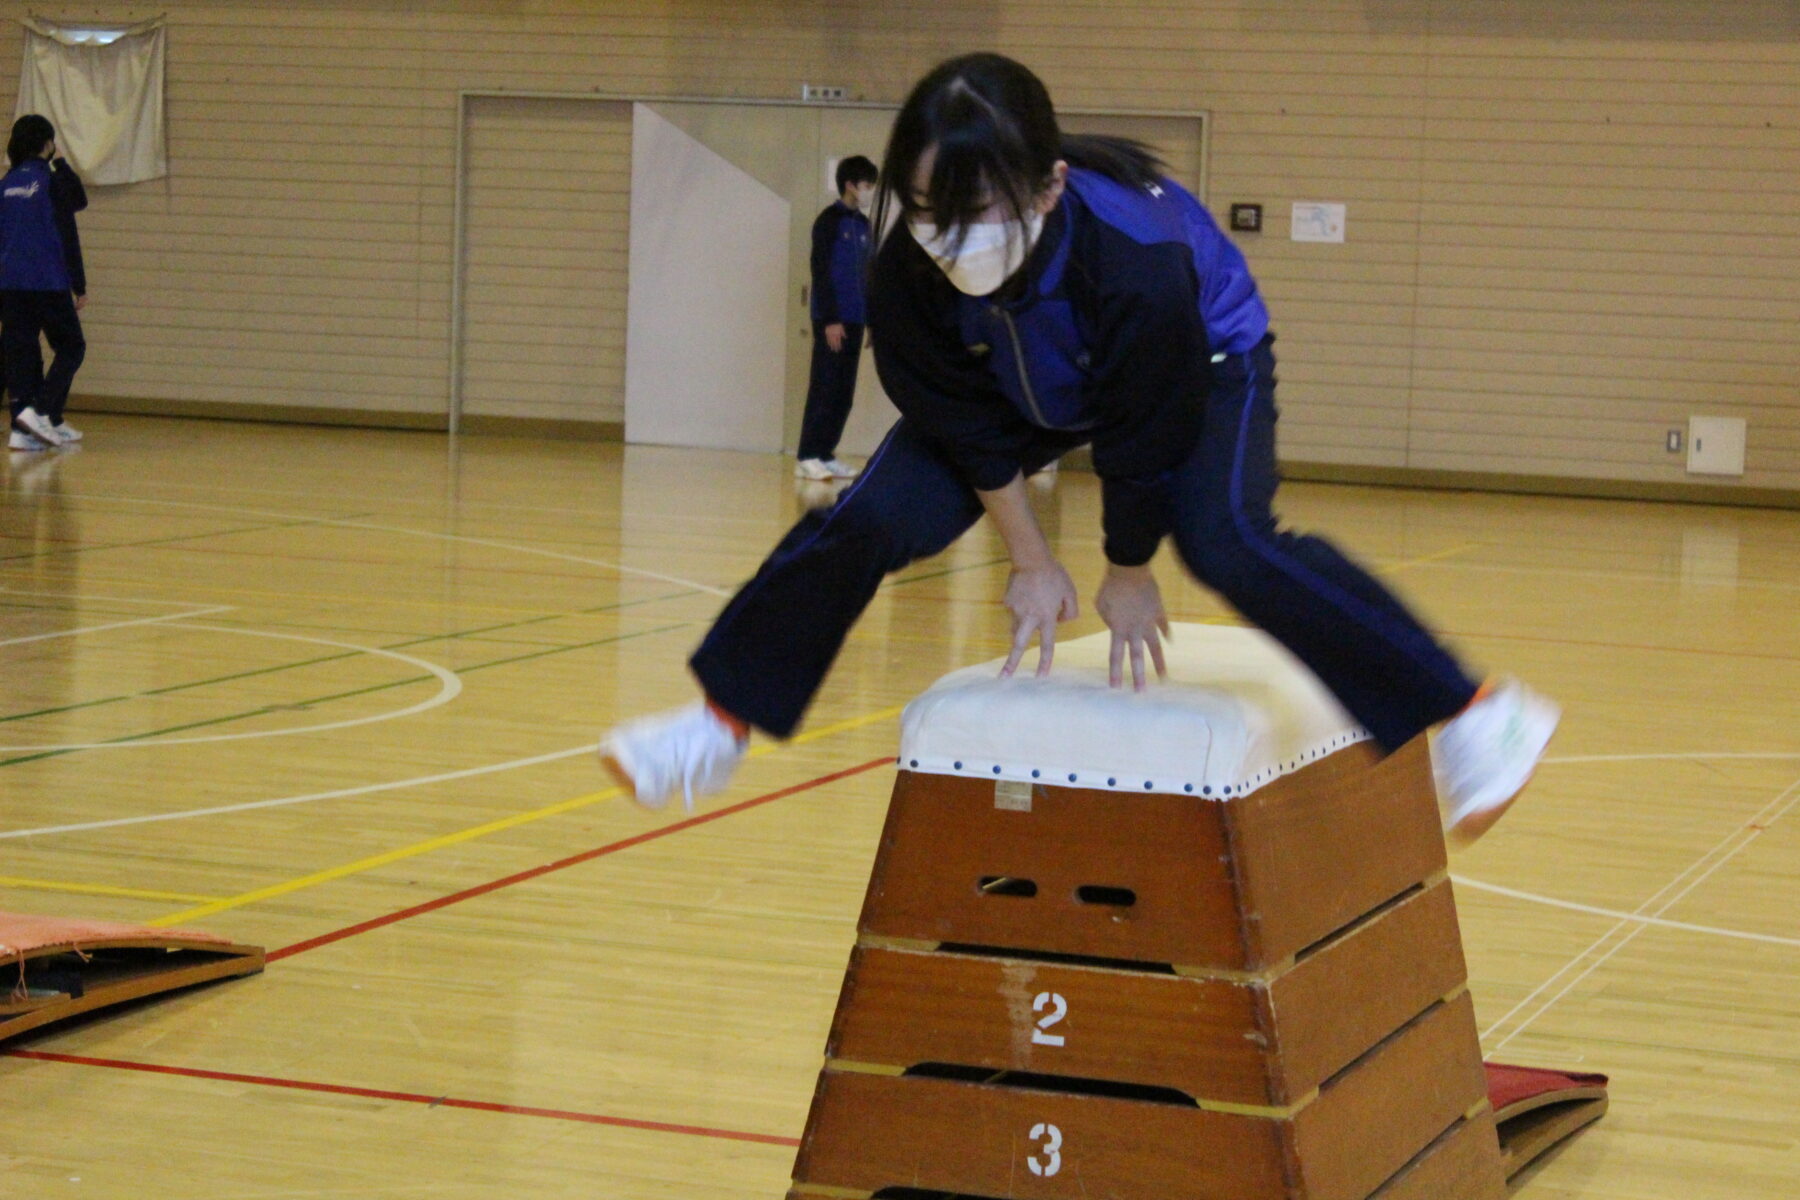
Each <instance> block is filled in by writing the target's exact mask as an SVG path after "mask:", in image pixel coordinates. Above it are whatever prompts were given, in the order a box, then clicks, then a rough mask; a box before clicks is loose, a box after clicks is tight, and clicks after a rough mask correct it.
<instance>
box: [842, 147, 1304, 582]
mask: <svg viewBox="0 0 1800 1200" xmlns="http://www.w3.org/2000/svg"><path fill="white" fill-rule="evenodd" d="M869 310H870V311H869V317H870V323H871V328H872V329H873V331H874V344H875V366H876V369H877V371H879V372H880V375H881V383H882V386H883V388H885V389H886V391H887V394H888V396H889V397H890V398H891V399H892V400H893V401H894V404H895V406H896V407H897V408H899V410H900V412H901V415H903V416H904V417H905V418H906V419H907V420H908V421H911V422H913V423H915V424H916V425H917V426H918V427H919V428H920V429H922V430H923V431H924V432H925V434H926V435H927V436H929V437H930V438H932V439H933V440H934V441H936V442H937V443H938V444H939V445H941V446H942V447H943V448H944V449H945V451H946V452H947V453H948V454H949V455H950V457H951V458H952V460H954V461H955V463H956V464H957V466H958V467H959V468H960V469H961V470H962V472H963V475H964V477H965V478H966V479H967V480H968V481H969V483H970V484H972V485H973V486H974V487H976V488H978V489H980V490H982V491H993V490H995V489H997V488H1001V487H1004V486H1005V485H1006V484H1008V483H1010V482H1011V481H1012V479H1013V477H1014V476H1016V475H1017V474H1018V473H1019V463H1020V459H1021V457H1022V456H1023V453H1024V451H1025V449H1026V448H1027V447H1028V446H1030V445H1031V444H1032V443H1033V441H1034V440H1036V439H1037V438H1038V437H1039V434H1038V432H1037V431H1038V430H1052V431H1062V432H1064V433H1067V434H1069V435H1071V437H1072V438H1075V439H1078V440H1087V441H1091V443H1092V444H1093V454H1094V469H1095V471H1096V472H1097V473H1098V474H1099V475H1100V477H1101V480H1102V485H1103V495H1104V501H1105V517H1104V525H1105V534H1106V553H1107V557H1108V558H1109V559H1111V560H1112V561H1113V562H1115V563H1118V564H1120V565H1122V566H1135V565H1138V564H1141V563H1144V562H1147V561H1149V559H1150V558H1151V556H1152V555H1154V554H1155V552H1156V547H1157V544H1158V543H1159V542H1160V541H1161V540H1162V537H1163V535H1164V534H1165V533H1167V531H1168V516H1167V514H1166V513H1165V512H1164V511H1163V501H1162V498H1161V489H1159V488H1157V487H1156V484H1157V483H1158V481H1159V480H1161V479H1162V478H1164V477H1166V475H1167V474H1168V473H1169V472H1171V471H1173V470H1174V469H1175V468H1176V467H1177V466H1179V465H1180V464H1181V463H1183V462H1185V461H1186V460H1187V458H1188V457H1189V455H1190V454H1191V453H1192V452H1193V449H1194V446H1195V444H1196V443H1197V442H1198V440H1199V437H1200V424H1201V415H1202V413H1203V412H1204V411H1205V404H1206V396H1207V392H1208V389H1209V388H1210V387H1211V385H1212V359H1213V356H1214V355H1215V354H1237V353H1242V352H1244V351H1247V350H1251V349H1254V348H1255V347H1256V346H1257V345H1258V344H1259V343H1260V342H1261V341H1262V340H1263V338H1264V337H1266V336H1267V335H1268V331H1269V314H1268V310H1267V309H1266V308H1265V307H1264V305H1263V302H1262V298H1261V296H1260V295H1259V294H1258V292H1257V289H1256V281H1255V280H1254V279H1252V278H1251V275H1250V270H1249V267H1248V266H1247V265H1246V264H1245V262H1244V256H1243V254H1242V252H1240V251H1239V250H1238V248H1237V246H1236V245H1235V244H1234V243H1233V242H1232V241H1231V239H1230V238H1228V237H1227V236H1226V235H1225V233H1224V232H1223V231H1222V230H1221V229H1220V228H1219V226H1218V223H1217V222H1215V221H1214V220H1213V218H1212V215H1211V214H1210V213H1208V212H1207V211H1206V209H1205V207H1204V206H1202V205H1201V204H1200V202H1199V201H1198V200H1196V199H1195V198H1194V197H1193V195H1192V194H1191V193H1189V192H1188V191H1187V190H1186V189H1185V188H1183V187H1182V186H1181V185H1179V184H1177V183H1175V182H1174V181H1172V180H1163V181H1162V182H1161V183H1159V184H1158V185H1156V186H1154V187H1147V188H1146V187H1135V186H1132V185H1128V184H1123V183H1119V182H1117V181H1115V180H1113V179H1110V178H1108V177H1106V176H1103V175H1100V174H1099V173H1097V172H1094V171H1087V170H1072V171H1070V172H1069V182H1068V187H1067V189H1066V190H1065V191H1064V193H1063V199H1062V201H1061V203H1059V204H1058V205H1057V207H1056V209H1055V211H1053V212H1052V213H1051V214H1050V215H1049V217H1048V218H1047V219H1046V221H1045V223H1044V231H1043V233H1042V234H1041V235H1040V237H1039V239H1038V244H1037V245H1036V246H1035V247H1034V248H1033V249H1032V252H1031V256H1030V258H1029V259H1028V260H1027V262H1026V264H1025V266H1024V268H1023V269H1022V270H1021V272H1020V273H1019V275H1018V276H1015V278H1014V279H1013V280H1011V281H1010V282H1009V283H1008V284H1007V285H1006V287H1004V288H1002V289H1001V291H1000V292H998V293H996V294H995V295H993V296H967V295H964V294H963V293H961V292H959V291H957V290H956V288H955V287H953V286H952V285H951V283H950V281H949V280H948V279H946V278H945V276H944V274H943V272H942V271H941V270H939V269H938V267H937V266H936V264H934V263H933V262H932V261H931V259H930V258H929V257H928V256H927V255H926V254H925V252H924V250H923V249H921V248H920V247H919V245H918V243H917V242H915V241H914V240H913V239H912V238H911V237H909V236H907V234H906V232H905V231H904V230H896V231H895V233H894V234H893V235H892V236H890V237H888V238H886V239H885V240H884V241H883V243H882V245H881V249H880V250H879V251H878V252H877V254H876V259H875V266H874V271H873V278H872V282H871V285H870V296H869Z"/></svg>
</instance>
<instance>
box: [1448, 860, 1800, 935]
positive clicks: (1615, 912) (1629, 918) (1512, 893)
mask: <svg viewBox="0 0 1800 1200" xmlns="http://www.w3.org/2000/svg"><path fill="white" fill-rule="evenodd" d="M1450 878H1451V880H1452V881H1453V882H1454V883H1455V884H1456V886H1458V887H1465V888H1469V889H1471V890H1473V891H1477V892H1492V893H1493V894H1494V895H1496V896H1505V897H1507V898H1508V899H1511V900H1525V901H1528V902H1530V903H1532V904H1543V905H1548V906H1549V907H1551V908H1563V909H1567V910H1569V911H1570V912H1578V913H1587V914H1588V915H1589V916H1594V917H1605V918H1607V919H1608V920H1612V921H1618V922H1620V923H1622V924H1631V925H1653V926H1655V927H1656V928H1658V929H1677V930H1680V931H1681V932H1683V933H1705V934H1711V935H1712V936H1713V937H1723V938H1738V939H1741V940H1743V941H1746V942H1768V943H1769V944H1771V945H1775V946H1800V937H1780V936H1778V935H1776V934H1773V933H1751V932H1750V931H1749V930H1746V929H1721V928H1719V927H1718V926H1716V925H1693V924H1689V923H1688V922H1686V921H1667V920H1664V919H1663V918H1661V917H1647V916H1645V915H1643V914H1642V913H1630V912H1626V911H1624V910H1623V909H1617V908H1596V907H1595V906H1594V905H1592V904H1577V903H1576V902H1575V901H1573V900H1559V899H1557V898H1556V897H1555V896H1540V895H1538V894H1537V893H1536V892H1522V891H1519V890H1518V889H1517V888H1509V887H1501V886H1500V885H1499V884H1497V883H1484V882H1482V881H1481V880H1479V879H1470V878H1469V877H1468V876H1466V875H1452V876H1450Z"/></svg>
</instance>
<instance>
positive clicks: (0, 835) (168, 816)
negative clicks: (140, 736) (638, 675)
mask: <svg viewBox="0 0 1800 1200" xmlns="http://www.w3.org/2000/svg"><path fill="white" fill-rule="evenodd" d="M599 748H600V745H599V743H598V742H588V743H587V744H585V745H581V746H572V747H570V748H569V749H567V750H553V751H551V752H550V753H548V754H534V755H532V756H531V757H529V758H514V759H509V760H508V761H506V762H498V763H489V764H487V765H486V766H483V767H465V768H463V769H462V770H460V771H445V772H442V773H441V774H437V775H419V776H415V777H414V778H412V779H395V780H391V781H389V782H387V783H365V784H362V785H361V786H359V787H347V788H336V789H333V790H332V791H328V792H307V793H305V794H304V795H299V796H281V797H277V798H275V799H272V800H247V801H244V802H243V803H239V804H220V805H217V806H215V807H212V808H190V809H186V810H184V811H182V812H169V813H147V814H145V815H142V816H136V817H115V818H113V819H112V820H110V821H81V822H79V823H76V824H72V825H45V826H41V827H39V828H37V829H12V830H6V831H0V841H7V840H10V839H13V838H27V837H48V836H49V835H51V834H57V833H84V832H87V831H89V830H93V829H119V828H122V827H124V826H127V825H153V824H156V823H158V822H161V821H185V820H188V819H189V818H191V817H217V816H225V815H227V814H229V813H241V812H253V811H255V810H257V809H262V808H285V807H287V806H288V805H290V804H310V803H312V802H313V801H315V800H344V799H348V798H349V797H352V796H368V795H373V794H374V793H376V792H392V791H397V790H399V789H401V788H410V787H425V786H427V785H428V784H433V783H450V782H453V781H454V780H458V779H473V778H475V777H477V776H480V775H492V774H495V773H497V772H500V771H512V770H516V769H517V768H519V767H535V766H538V765H539V764H541V763H551V762H558V761H560V760H562V759H565V758H575V757H577V756H578V755H583V754H592V753H594V751H596V750H598V749H599Z"/></svg>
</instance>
